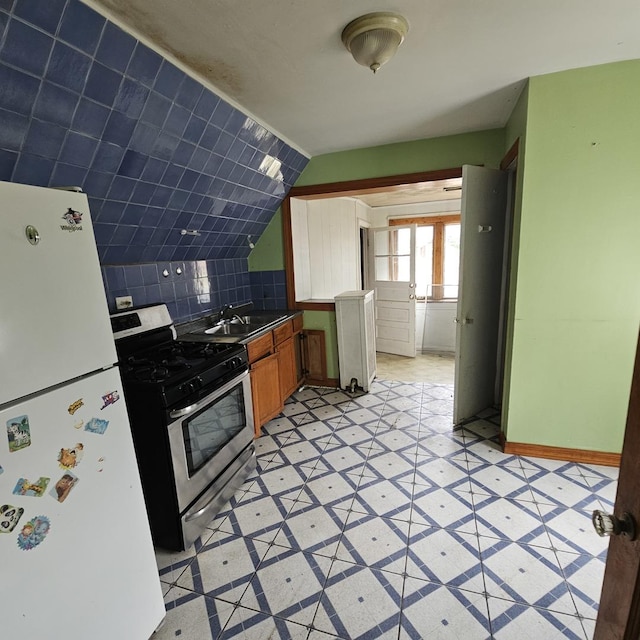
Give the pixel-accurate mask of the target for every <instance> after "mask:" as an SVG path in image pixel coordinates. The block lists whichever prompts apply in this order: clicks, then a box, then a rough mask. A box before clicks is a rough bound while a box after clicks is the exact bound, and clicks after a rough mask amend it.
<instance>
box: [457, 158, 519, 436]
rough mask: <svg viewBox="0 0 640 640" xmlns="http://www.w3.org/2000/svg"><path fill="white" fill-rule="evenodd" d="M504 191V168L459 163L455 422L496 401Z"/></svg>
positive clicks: (505, 192)
mask: <svg viewBox="0 0 640 640" xmlns="http://www.w3.org/2000/svg"><path fill="white" fill-rule="evenodd" d="M506 195H507V173H506V172H504V171H498V170H495V169H486V168H484V167H472V166H464V167H463V169H462V203H461V229H460V286H459V290H458V310H457V314H456V322H457V327H456V359H455V391H454V407H453V418H454V423H455V424H459V423H460V422H462V421H463V420H466V419H467V418H470V417H472V416H474V415H476V414H477V413H478V412H479V411H482V410H483V409H486V408H487V407H490V406H491V405H493V403H494V393H495V386H494V385H495V378H496V370H497V353H498V325H499V318H500V285H501V278H502V263H503V239H504V224H505V212H506Z"/></svg>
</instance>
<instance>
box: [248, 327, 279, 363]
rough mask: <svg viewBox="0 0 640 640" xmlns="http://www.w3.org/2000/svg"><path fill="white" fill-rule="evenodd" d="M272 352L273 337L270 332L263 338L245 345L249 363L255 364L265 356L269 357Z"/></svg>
mask: <svg viewBox="0 0 640 640" xmlns="http://www.w3.org/2000/svg"><path fill="white" fill-rule="evenodd" d="M272 351H273V336H272V335H271V331H269V333H265V334H264V335H263V336H260V337H259V338H256V339H255V340H252V341H251V342H250V343H249V344H248V345H247V353H248V355H249V362H250V363H252V362H255V361H256V360H259V359H260V358H263V357H264V356H266V355H269V354H270V353H271V352H272Z"/></svg>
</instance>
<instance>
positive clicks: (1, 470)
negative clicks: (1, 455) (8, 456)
mask: <svg viewBox="0 0 640 640" xmlns="http://www.w3.org/2000/svg"><path fill="white" fill-rule="evenodd" d="M3 471H4V469H3V468H2V465H1V464H0V473H2V472H3Z"/></svg>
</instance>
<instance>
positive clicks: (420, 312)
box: [416, 302, 457, 353]
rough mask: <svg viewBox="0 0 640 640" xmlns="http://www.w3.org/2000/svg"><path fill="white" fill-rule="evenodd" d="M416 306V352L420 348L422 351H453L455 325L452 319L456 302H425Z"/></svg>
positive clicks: (453, 318)
mask: <svg viewBox="0 0 640 640" xmlns="http://www.w3.org/2000/svg"><path fill="white" fill-rule="evenodd" d="M416 307H417V311H416V350H417V351H418V353H419V352H420V351H421V350H422V352H423V353H428V352H433V353H455V351H456V325H455V322H454V320H455V317H456V309H457V303H456V302H427V303H426V304H424V303H421V304H417V305H416ZM425 308H426V309H425ZM425 312H426V316H427V317H426V324H425ZM423 331H424V333H423Z"/></svg>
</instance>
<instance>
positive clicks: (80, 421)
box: [73, 419, 84, 429]
mask: <svg viewBox="0 0 640 640" xmlns="http://www.w3.org/2000/svg"><path fill="white" fill-rule="evenodd" d="M82 427H84V420H82V419H80V420H78V422H76V423H75V424H74V425H73V428H74V429H82Z"/></svg>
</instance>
